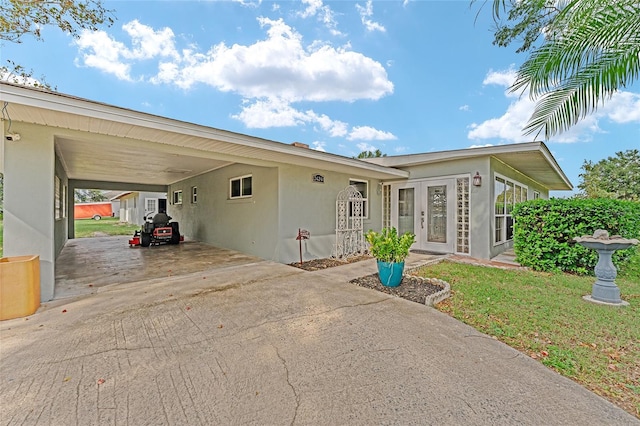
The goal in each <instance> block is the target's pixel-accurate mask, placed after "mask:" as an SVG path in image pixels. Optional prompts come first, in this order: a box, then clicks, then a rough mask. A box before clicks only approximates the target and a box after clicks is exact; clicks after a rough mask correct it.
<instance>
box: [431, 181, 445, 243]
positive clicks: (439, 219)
mask: <svg viewBox="0 0 640 426" xmlns="http://www.w3.org/2000/svg"><path fill="white" fill-rule="evenodd" d="M427 241H428V242H430V243H446V242H447V186H446V185H438V186H429V187H427Z"/></svg>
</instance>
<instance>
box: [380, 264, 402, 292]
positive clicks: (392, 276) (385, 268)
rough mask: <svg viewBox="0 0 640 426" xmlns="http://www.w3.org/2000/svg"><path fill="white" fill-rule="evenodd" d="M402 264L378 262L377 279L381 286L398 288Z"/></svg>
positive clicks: (400, 280)
mask: <svg viewBox="0 0 640 426" xmlns="http://www.w3.org/2000/svg"><path fill="white" fill-rule="evenodd" d="M403 271H404V262H382V261H380V260H378V277H379V278H380V282H381V283H382V285H384V286H387V287H398V286H399V285H400V283H401V282H402V272H403Z"/></svg>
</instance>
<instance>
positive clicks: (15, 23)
mask: <svg viewBox="0 0 640 426" xmlns="http://www.w3.org/2000/svg"><path fill="white" fill-rule="evenodd" d="M112 13H113V11H112V10H109V9H106V8H105V7H104V6H103V4H102V1H101V0H77V1H74V0H0V48H1V47H2V43H5V42H11V43H21V42H22V39H23V38H24V37H25V36H27V35H31V36H33V37H35V38H36V39H37V40H43V37H42V28H43V27H45V26H49V25H54V26H57V27H58V28H59V29H60V30H62V31H63V32H65V33H67V34H70V35H71V36H73V37H76V38H77V37H78V36H79V32H80V30H85V29H86V30H91V31H95V30H97V29H98V28H99V27H100V26H101V25H107V26H111V25H113V23H114V17H113V14H112ZM33 75H34V72H33V70H30V69H27V68H25V67H23V66H22V65H19V64H16V63H15V62H13V61H11V60H7V63H6V65H3V66H1V67H0V79H1V80H4V81H9V82H13V83H19V84H28V85H33V86H42V87H46V88H48V89H51V86H50V85H49V84H48V83H46V82H45V81H44V79H42V78H40V80H38V79H35V78H34V77H33Z"/></svg>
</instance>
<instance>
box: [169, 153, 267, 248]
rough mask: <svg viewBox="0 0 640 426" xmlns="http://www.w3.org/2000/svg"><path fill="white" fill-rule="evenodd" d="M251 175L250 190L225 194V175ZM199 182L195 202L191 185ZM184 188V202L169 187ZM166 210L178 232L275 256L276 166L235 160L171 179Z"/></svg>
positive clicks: (227, 182) (197, 238) (208, 241)
mask: <svg viewBox="0 0 640 426" xmlns="http://www.w3.org/2000/svg"><path fill="white" fill-rule="evenodd" d="M249 174H250V175H252V192H253V196H252V197H250V198H243V199H229V179H231V178H235V177H238V176H244V175H249ZM194 186H196V187H197V188H198V200H197V203H192V202H191V188H192V187H194ZM178 190H182V204H180V205H178V204H173V192H174V191H178ZM167 198H168V200H169V203H168V206H167V213H168V214H169V215H170V216H171V217H173V220H174V221H178V222H179V223H180V232H181V233H182V234H183V235H184V236H185V237H186V238H188V239H195V240H198V241H202V242H205V243H208V244H212V245H215V246H218V247H224V248H229V249H233V250H239V251H242V252H245V253H248V254H253V255H255V256H259V257H262V258H265V259H274V245H275V242H276V241H277V235H278V219H277V218H278V212H279V207H278V169H277V168H275V167H258V166H249V165H244V164H234V165H231V166H228V167H224V168H221V169H218V170H215V171H212V172H209V173H205V174H203V175H200V176H196V177H194V178H191V179H187V180H184V181H181V182H178V183H175V184H173V185H170V187H169V190H168V192H167Z"/></svg>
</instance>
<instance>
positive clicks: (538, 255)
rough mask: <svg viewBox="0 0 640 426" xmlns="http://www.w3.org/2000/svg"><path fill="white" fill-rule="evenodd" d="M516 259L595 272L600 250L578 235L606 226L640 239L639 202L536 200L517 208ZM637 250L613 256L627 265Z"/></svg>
mask: <svg viewBox="0 0 640 426" xmlns="http://www.w3.org/2000/svg"><path fill="white" fill-rule="evenodd" d="M512 216H513V220H514V225H513V240H514V250H515V253H516V261H517V262H518V263H520V264H521V265H522V266H528V267H530V268H532V269H535V270H538V271H548V272H551V271H564V272H571V273H577V274H590V275H593V268H594V267H595V265H596V263H597V262H598V254H597V252H596V251H595V250H589V249H587V248H585V247H582V246H581V245H579V244H576V243H575V242H574V241H573V238H574V237H582V236H584V235H593V232H594V231H595V230H597V229H604V230H606V231H608V232H609V235H620V236H622V237H623V238H640V220H638V218H639V217H640V203H638V202H633V201H623V200H611V199H579V198H570V199H559V198H552V199H550V200H542V199H538V200H531V201H525V202H523V203H519V204H517V205H516V206H515V207H514V209H513V212H512ZM635 250H636V249H635V248H632V249H627V250H619V251H617V252H616V253H615V254H614V255H613V261H614V263H615V264H616V266H617V267H619V268H620V267H624V265H625V263H626V262H628V260H629V259H630V257H631V256H632V255H633V254H634V253H635Z"/></svg>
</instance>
